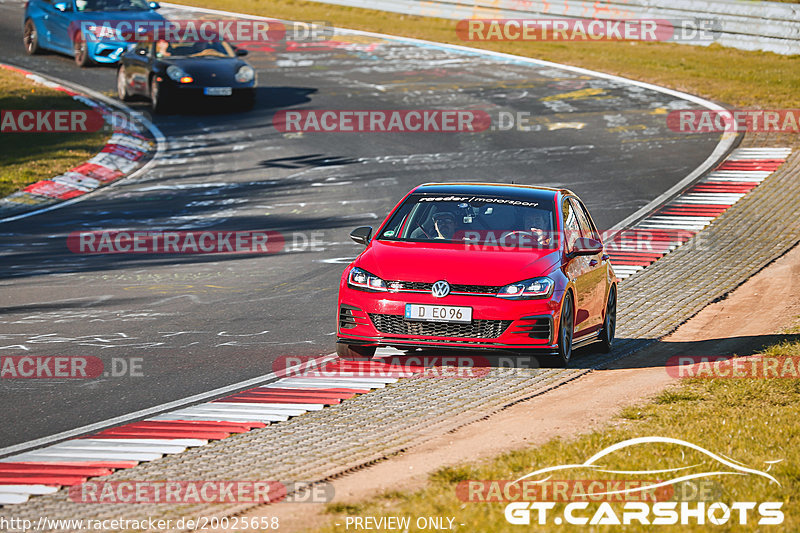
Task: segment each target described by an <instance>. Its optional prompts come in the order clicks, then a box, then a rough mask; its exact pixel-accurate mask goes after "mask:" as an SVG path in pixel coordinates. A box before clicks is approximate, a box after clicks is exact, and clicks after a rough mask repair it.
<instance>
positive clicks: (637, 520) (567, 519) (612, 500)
mask: <svg viewBox="0 0 800 533" xmlns="http://www.w3.org/2000/svg"><path fill="white" fill-rule="evenodd" d="M637 446H648V447H653V448H654V449H653V450H652V451H651V452H649V453H650V454H651V456H652V457H654V458H659V460H662V461H663V460H664V455H665V452H669V451H675V449H676V448H677V451H678V452H679V455H678V457H679V458H680V460H681V462H683V463H685V464H683V465H681V466H678V467H674V468H662V467H657V468H653V469H647V470H634V469H630V468H625V469H622V470H614V469H612V468H611V467H609V466H607V465H608V463H609V462H610V461H613V457H614V456H613V455H612V454H614V453H615V452H619V453H618V454H617V455H619V456H620V457H623V458H624V457H630V454H631V448H632V447H637ZM697 459H700V462H697ZM708 460H710V461H711V462H712V464H713V465H714V467H713V468H710V469H705V468H703V466H704V465H703V463H705V462H706V461H708ZM777 462H780V461H768V462H767V463H768V464H769V467H768V468H767V469H766V470H769V469H770V468H771V466H772V464H774V463H777ZM581 471H588V472H594V473H597V472H601V473H603V475H605V476H610V475H624V476H625V477H626V479H627V481H626V482H625V483H614V482H613V481H612V480H604V481H600V480H594V481H593V482H586V480H578V481H576V480H569V481H555V482H554V481H553V479H552V478H553V476H555V475H559V474H560V475H571V476H572V475H578V474H580V472H581ZM637 475H640V476H645V477H643V479H641V480H638V482H636V481H631V479H632V478H633V477H635V476H637ZM665 475H666V476H669V475H673V476H674V477H672V478H671V479H665V480H656V481H653V477H654V476H659V477H661V476H665ZM726 475H738V476H753V478H754V481H760V482H763V480H767V481H768V482H769V483H774V484H776V485H778V486H780V483H778V481H777V480H776V479H775V478H774V477H773V476H772V475H770V474H768V473H767V471H761V470H757V469H754V468H749V467H747V466H744V465H743V464H741V463H739V462H736V461H734V460H732V459H728V458H726V457H724V456H721V455H719V454H716V453H713V452H711V451H709V450H706V449H704V448H702V447H700V446H697V445H695V444H692V443H690V442H687V441H684V440H680V439H673V438H667V437H655V436H653V437H641V438H635V439H629V440H626V441H622V442H619V443H617V444H614V445H611V446H609V447H607V448H605V449H604V450H601V451H600V452H598V453H596V454H595V455H593V456H592V457H590V458H589V459H587V460H586V461H584V462H583V463H582V464H571V465H562V466H550V467H545V468H541V469H538V470H536V471H534V472H531V473H530V474H527V475H525V476H522V477H521V478H519V479H517V480H515V481H513V482H511V483H510V484H507V483H506V484H504V485H503V486H502V489H503V492H498V491H499V490H500V488H498V489H496V490H495V493H494V496H493V497H492V498H490V497H488V496H487V495H486V493H485V492H484V490H483V486H481V485H473V486H472V487H471V488H472V490H473V491H474V492H473V493H472V494H473V495H474V496H476V497H477V499H475V500H470V501H481V497H483V499H484V500H486V501H492V499H494V501H503V500H504V499H505V500H509V499H513V500H517V501H511V502H510V503H508V504H507V505H506V507H505V513H504V516H505V519H506V521H507V522H508V523H509V524H514V525H530V524H539V525H546V524H549V525H561V524H565V523H566V524H572V525H592V526H598V525H630V524H641V525H675V524H681V525H687V524H698V525H706V524H708V525H726V524H728V525H729V526H731V525H735V524H738V525H747V524H753V523H756V524H758V525H760V526H767V525H778V524H782V523H783V521H784V514H783V511H782V510H781V508H782V507H783V502H782V501H771V502H755V501H733V502H731V501H728V502H725V501H720V500H717V501H661V500H662V498H663V496H664V495H665V494H664V492H663V491H664V489H665V488H666V487H672V486H676V487H677V486H680V485H681V484H683V483H686V482H697V481H698V480H704V479H708V478H712V477H721V476H726ZM758 478H761V480H758ZM514 485H517V486H518V487H517V490H516V492H509V487H513V486H514ZM537 485H540V486H539V487H537ZM559 487H560V488H559ZM576 487H577V488H579V489H580V490H578V491H576V490H575V489H576ZM457 490H458V489H457ZM461 490H462V491H464V490H465V488H463V487H462V488H461ZM466 490H468V491H469V490H470V486H467V487H466ZM657 491H661V493H660V495H661V497H659V492H657ZM509 494H510V496H509ZM548 494H549V497H547V495H548ZM718 494H722V491H719V493H718ZM520 495H523V496H522V497H520ZM525 495H527V497H525ZM678 499H680V498H678ZM720 499H721V498H720ZM519 500H526V501H519ZM542 500H549V501H542ZM565 501H566V502H568V503H566V504H563V505H560V502H565ZM622 502H624V503H622ZM557 506H558V508H557Z"/></svg>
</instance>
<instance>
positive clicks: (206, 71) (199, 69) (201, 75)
mask: <svg viewBox="0 0 800 533" xmlns="http://www.w3.org/2000/svg"><path fill="white" fill-rule="evenodd" d="M159 61H161V62H162V63H163V64H164V68H167V66H169V65H175V66H176V67H180V68H182V69H183V70H184V71H185V72H186V73H187V74H189V75H190V76H194V77H195V78H198V80H197V81H210V78H211V77H212V74H213V75H214V76H213V77H214V78H216V79H217V81H222V80H227V81H233V79H234V76H236V71H237V70H239V68H240V67H242V66H243V65H246V64H247V63H245V62H244V61H242V60H241V59H239V58H238V57H185V58H161V59H160V60H159ZM207 78H209V79H207Z"/></svg>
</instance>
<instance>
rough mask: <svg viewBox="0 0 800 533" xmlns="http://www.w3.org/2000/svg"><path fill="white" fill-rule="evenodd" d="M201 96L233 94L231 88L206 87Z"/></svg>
mask: <svg viewBox="0 0 800 533" xmlns="http://www.w3.org/2000/svg"><path fill="white" fill-rule="evenodd" d="M203 94H205V95H206V96H230V95H232V94H233V88H231V87H206V88H205V89H203Z"/></svg>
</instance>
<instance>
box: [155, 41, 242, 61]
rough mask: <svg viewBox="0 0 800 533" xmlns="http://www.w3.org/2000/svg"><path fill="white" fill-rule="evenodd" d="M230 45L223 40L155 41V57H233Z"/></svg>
mask: <svg viewBox="0 0 800 533" xmlns="http://www.w3.org/2000/svg"><path fill="white" fill-rule="evenodd" d="M234 56H235V54H234V51H233V48H232V47H231V45H229V44H228V43H227V42H225V41H181V42H167V41H164V40H161V41H158V42H157V43H156V57H158V58H166V57H172V58H183V57H234Z"/></svg>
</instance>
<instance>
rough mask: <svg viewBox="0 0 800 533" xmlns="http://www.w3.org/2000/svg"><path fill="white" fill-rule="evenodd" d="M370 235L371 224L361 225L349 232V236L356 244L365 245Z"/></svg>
mask: <svg viewBox="0 0 800 533" xmlns="http://www.w3.org/2000/svg"><path fill="white" fill-rule="evenodd" d="M371 236H372V226H361V227H360V228H356V229H354V230H353V231H351V232H350V238H351V239H353V240H354V241H355V242H357V243H358V244H363V245H364V246H366V245H367V243H368V242H369V238H370V237H371Z"/></svg>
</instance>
